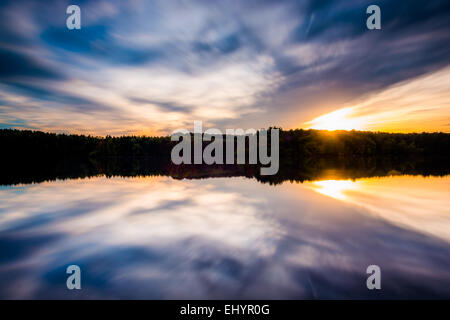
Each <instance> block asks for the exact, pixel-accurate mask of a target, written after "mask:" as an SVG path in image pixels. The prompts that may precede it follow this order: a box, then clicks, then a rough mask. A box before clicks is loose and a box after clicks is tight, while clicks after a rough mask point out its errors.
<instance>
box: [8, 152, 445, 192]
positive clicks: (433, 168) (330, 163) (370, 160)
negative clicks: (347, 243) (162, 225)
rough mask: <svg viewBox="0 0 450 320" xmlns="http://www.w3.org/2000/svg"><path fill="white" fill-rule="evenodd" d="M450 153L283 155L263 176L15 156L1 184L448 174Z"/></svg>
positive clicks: (252, 169)
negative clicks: (100, 179)
mask: <svg viewBox="0 0 450 320" xmlns="http://www.w3.org/2000/svg"><path fill="white" fill-rule="evenodd" d="M449 160H450V158H449V157H409V158H405V157H351V158H350V157H318V156H315V157H305V158H301V159H296V161H295V162H286V161H281V164H280V170H279V172H278V173H277V174H276V175H274V176H261V175H260V171H259V166H257V165H179V166H177V165H174V164H172V162H171V161H170V158H167V157H166V158H161V157H144V158H137V157H112V158H108V159H102V160H92V159H91V160H86V159H70V160H69V159H59V160H55V159H53V160H42V161H15V162H13V163H11V162H9V163H5V162H3V163H2V164H1V166H2V169H1V170H0V185H11V184H21V183H24V184H25V183H36V182H43V181H49V180H55V179H76V178H87V177H94V176H99V175H104V176H107V177H113V176H121V177H136V176H170V177H172V178H174V179H203V178H213V177H247V178H255V179H256V180H258V181H260V182H262V183H270V184H279V183H282V182H284V181H296V182H303V181H312V180H328V179H358V178H364V177H377V176H387V175H400V174H408V175H423V176H444V175H448V174H450V165H449V163H450V161H449Z"/></svg>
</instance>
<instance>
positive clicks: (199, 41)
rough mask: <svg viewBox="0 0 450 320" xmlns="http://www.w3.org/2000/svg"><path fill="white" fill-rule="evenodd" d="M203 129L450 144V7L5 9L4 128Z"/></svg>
mask: <svg viewBox="0 0 450 320" xmlns="http://www.w3.org/2000/svg"><path fill="white" fill-rule="evenodd" d="M71 4H76V5H78V6H79V7H80V8H81V29H80V30H76V29H74V30H69V29H68V28H67V27H66V19H67V17H68V16H69V15H68V14H66V8H67V7H68V6H69V5H71ZM372 4H376V5H378V6H379V7H380V8H381V27H382V28H381V30H368V29H367V27H366V19H367V18H368V16H369V15H368V14H367V13H366V8H367V7H368V6H369V5H372ZM194 120H201V121H203V122H204V127H215V128H219V129H221V130H224V129H225V128H244V129H248V128H256V129H257V128H263V127H269V126H278V127H282V128H284V129H294V128H317V129H329V130H334V129H345V130H351V129H356V130H375V131H388V132H421V131H442V132H450V1H448V0H442V1H441V0H435V1H424V0H395V1H393V0H391V1H386V0H385V1H374V0H368V1H366V0H354V1H343V0H315V1H313V0H304V1H301V0H259V1H255V0H215V1H208V0H196V1H194V0H192V1H182V0H127V1H126V0H122V1H113V0H104V1H103V0H95V1H87V0H85V1H31V0H13V1H9V0H2V1H1V2H0V128H17V129H33V130H43V131H50V132H65V133H79V134H93V135H102V136H104V135H130V134H138V135H166V134H170V133H171V132H172V131H174V130H177V129H181V128H185V129H188V130H192V129H193V122H194Z"/></svg>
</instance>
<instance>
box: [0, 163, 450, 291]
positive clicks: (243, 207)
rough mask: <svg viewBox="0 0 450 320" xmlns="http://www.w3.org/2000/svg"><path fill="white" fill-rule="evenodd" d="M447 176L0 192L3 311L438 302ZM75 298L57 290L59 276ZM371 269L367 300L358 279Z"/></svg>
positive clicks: (449, 275) (446, 235)
mask: <svg viewBox="0 0 450 320" xmlns="http://www.w3.org/2000/svg"><path fill="white" fill-rule="evenodd" d="M449 190H450V176H448V175H444V176H427V177H424V176H421V175H398V174H393V175H386V176H377V177H361V178H357V179H349V178H346V177H345V175H340V174H338V172H336V171H334V172H328V173H326V174H324V175H321V177H320V179H317V180H314V179H312V180H307V181H303V182H299V181H283V182H282V183H279V184H269V183H261V182H260V181H257V180H256V179H255V178H248V177H242V176H241V177H215V178H214V177H213V178H206V179H175V178H173V177H170V176H164V175H161V176H136V177H119V176H113V177H106V176H104V175H98V176H95V175H94V176H91V177H84V178H75V179H66V180H51V181H43V182H40V183H32V184H14V185H3V186H1V187H0V298H2V299H50V298H57V299H75V298H81V299H94V298H102V299H116V298H120V299H360V298H369V299H396V298H447V299H448V298H450V245H449V244H450V194H449ZM71 264H76V265H78V266H80V268H81V285H82V289H81V290H68V289H67V288H66V279H67V277H68V275H67V274H66V268H67V266H69V265H71ZM369 265H378V266H379V267H380V269H381V290H368V289H367V287H366V279H367V277H368V276H369V275H368V274H367V273H366V269H367V267H368V266H369Z"/></svg>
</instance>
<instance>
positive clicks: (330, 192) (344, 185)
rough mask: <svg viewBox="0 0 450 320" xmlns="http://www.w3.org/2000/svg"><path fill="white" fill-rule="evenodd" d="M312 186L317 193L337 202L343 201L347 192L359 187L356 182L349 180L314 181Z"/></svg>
mask: <svg viewBox="0 0 450 320" xmlns="http://www.w3.org/2000/svg"><path fill="white" fill-rule="evenodd" d="M312 184H313V188H314V189H315V190H316V191H317V192H319V193H321V194H324V195H326V196H329V197H332V198H335V199H339V200H345V199H346V198H347V196H346V195H345V193H346V192H347V191H349V190H356V189H358V187H359V185H358V182H357V181H351V180H324V181H314V182H313V183H312Z"/></svg>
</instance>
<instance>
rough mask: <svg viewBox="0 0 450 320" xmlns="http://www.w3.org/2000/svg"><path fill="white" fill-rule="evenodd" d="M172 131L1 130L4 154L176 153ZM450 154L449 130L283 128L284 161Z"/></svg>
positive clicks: (96, 155)
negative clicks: (94, 133) (132, 133)
mask: <svg viewBox="0 0 450 320" xmlns="http://www.w3.org/2000/svg"><path fill="white" fill-rule="evenodd" d="M176 143H177V142H172V141H171V140H170V137H169V136H163V137H145V136H121V137H111V136H106V137H94V136H85V135H74V134H55V133H44V132H40V131H30V130H14V129H2V130H0V147H1V149H2V150H3V158H10V159H11V158H12V159H13V158H23V157H32V158H54V157H57V158H67V157H69V158H93V159H99V158H107V157H148V156H154V157H155V156H156V157H163V158H166V157H170V152H171V150H172V147H173V146H174V145H175V144H176ZM317 155H320V156H325V155H327V156H379V155H450V134H449V133H408V134H401V133H384V132H366V131H325V130H312V129H311V130H303V129H295V130H281V129H280V161H286V162H291V160H292V161H293V162H295V161H296V159H298V158H299V157H309V156H317Z"/></svg>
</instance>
